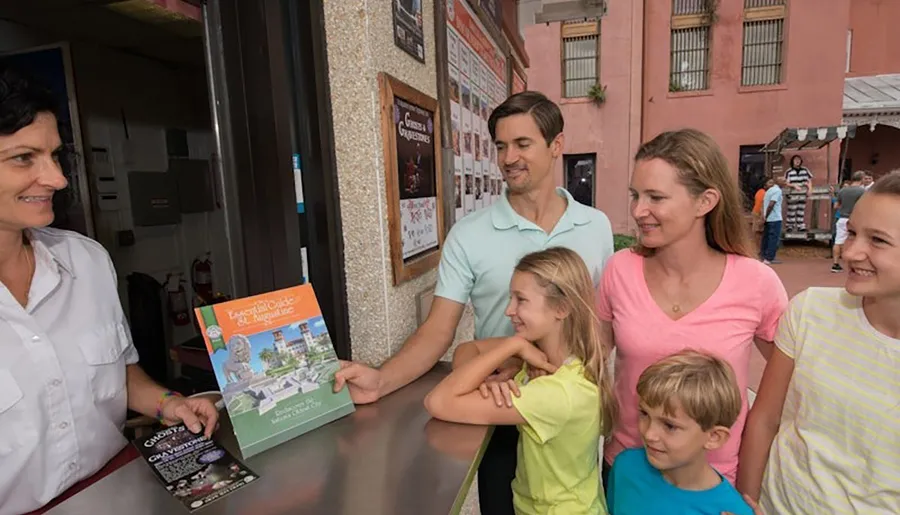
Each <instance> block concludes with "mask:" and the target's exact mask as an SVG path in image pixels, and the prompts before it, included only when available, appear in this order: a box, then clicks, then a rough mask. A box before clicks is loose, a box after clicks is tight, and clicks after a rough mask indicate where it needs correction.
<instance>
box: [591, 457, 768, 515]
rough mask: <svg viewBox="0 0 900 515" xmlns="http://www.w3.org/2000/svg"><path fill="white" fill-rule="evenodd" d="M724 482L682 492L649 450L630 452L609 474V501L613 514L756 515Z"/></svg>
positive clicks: (618, 461)
mask: <svg viewBox="0 0 900 515" xmlns="http://www.w3.org/2000/svg"><path fill="white" fill-rule="evenodd" d="M719 477H721V478H722V482H721V483H719V484H718V486H716V487H714V488H711V489H709V490H699V491H698V490H682V489H681V488H678V487H676V486H674V485H672V484H671V483H669V482H668V481H666V479H665V478H664V477H663V475H662V472H660V471H659V470H657V469H655V468H654V467H653V465H651V464H650V462H649V461H647V453H646V451H645V450H644V449H643V448H641V449H628V450H626V451H622V452H621V453H619V455H618V456H617V457H616V461H615V463H613V467H612V470H611V471H610V473H609V485H608V487H607V489H606V500H607V504H608V506H609V513H610V515H658V514H660V513H665V514H666V515H721V513H722V512H723V511H726V512H731V513H734V515H753V509H751V508H750V506H749V505H748V504H747V503H746V502H745V501H744V499H743V498H742V497H741V494H739V493H738V491H737V490H735V488H734V487H733V486H731V483H729V482H728V480H727V479H725V477H724V476H722V475H721V474H719Z"/></svg>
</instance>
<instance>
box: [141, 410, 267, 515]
mask: <svg viewBox="0 0 900 515" xmlns="http://www.w3.org/2000/svg"><path fill="white" fill-rule="evenodd" d="M134 445H135V446H136V447H137V448H138V450H139V451H140V452H141V455H142V456H143V457H144V460H145V461H146V462H147V463H149V464H150V468H151V469H152V470H153V472H154V473H155V474H156V476H157V477H158V478H159V479H160V481H162V483H163V485H165V487H166V490H168V491H169V493H170V494H171V495H172V496H173V497H175V498H176V499H178V500H179V501H181V503H182V504H184V506H185V507H187V509H188V510H190V511H195V510H198V509H200V508H202V507H204V506H206V505H207V504H209V503H211V502H213V501H216V500H218V499H221V498H222V497H225V496H226V495H228V494H230V493H231V492H234V491H235V490H237V489H238V488H241V487H244V486H246V485H248V484H250V483H252V482H253V481H255V480H257V479H259V476H257V475H256V474H255V473H254V472H253V471H252V470H250V469H248V468H247V467H246V466H245V465H244V464H243V463H241V462H240V461H238V460H237V459H236V458H235V457H234V456H232V455H231V454H230V453H229V452H228V451H226V450H225V449H223V448H222V447H221V446H220V445H218V444H216V443H215V442H214V441H213V440H207V439H206V438H204V437H203V434H202V433H201V434H198V435H195V434H193V433H191V432H190V431H189V430H188V429H187V428H186V427H185V426H184V424H179V425H177V426H171V427H167V428H165V429H163V430H161V431H159V432H157V433H154V434H153V435H150V436H147V437H144V438H140V439H137V440H135V441H134Z"/></svg>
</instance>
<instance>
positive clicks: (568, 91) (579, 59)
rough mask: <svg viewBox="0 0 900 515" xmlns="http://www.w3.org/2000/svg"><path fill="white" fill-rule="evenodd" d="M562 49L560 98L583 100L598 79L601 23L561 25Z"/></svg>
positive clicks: (589, 22)
mask: <svg viewBox="0 0 900 515" xmlns="http://www.w3.org/2000/svg"><path fill="white" fill-rule="evenodd" d="M562 46H563V52H562V54H563V62H562V76H563V84H562V87H563V96H564V97H567V98H577V97H586V96H588V90H590V89H591V87H592V86H594V85H596V84H597V83H598V82H599V77H600V71H599V70H600V66H599V60H600V23H599V22H598V21H588V22H577V23H564V24H563V26H562Z"/></svg>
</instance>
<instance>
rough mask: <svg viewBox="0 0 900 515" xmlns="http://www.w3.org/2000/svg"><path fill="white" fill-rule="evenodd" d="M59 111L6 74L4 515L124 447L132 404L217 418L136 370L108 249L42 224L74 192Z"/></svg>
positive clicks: (182, 418) (1, 116)
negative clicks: (65, 193) (63, 164)
mask: <svg viewBox="0 0 900 515" xmlns="http://www.w3.org/2000/svg"><path fill="white" fill-rule="evenodd" d="M54 113H55V106H54V98H53V96H52V95H51V93H50V92H49V91H47V90H45V89H43V88H42V87H40V86H38V85H37V84H35V83H34V82H32V81H30V80H29V79H27V78H25V77H24V76H22V75H20V74H18V73H17V72H15V71H13V70H11V69H0V463H2V464H3V465H2V467H0V515H8V514H20V513H24V512H28V511H30V510H35V509H38V508H40V507H42V506H44V505H45V504H47V503H48V502H50V501H51V500H53V499H54V498H55V497H57V496H58V495H60V494H61V493H63V492H64V491H66V489H68V488H69V487H71V486H72V485H74V484H75V483H77V482H79V481H80V480H82V479H85V478H88V477H90V476H91V475H93V474H94V473H95V472H97V471H98V470H100V469H101V468H102V467H103V466H104V464H106V463H107V462H108V461H109V460H110V459H111V458H113V457H114V456H115V455H116V454H117V453H119V451H121V450H122V449H123V448H124V447H125V446H126V444H127V441H126V439H125V437H124V436H123V435H122V428H123V425H124V423H125V416H126V411H127V410H126V408H130V409H132V410H134V411H136V412H139V413H142V414H145V415H149V416H153V417H158V418H159V419H161V420H163V421H164V422H166V423H176V422H184V423H185V424H186V425H187V427H188V428H190V429H191V430H192V431H194V432H197V433H199V432H200V431H205V434H206V435H207V436H211V435H212V432H213V430H214V429H215V426H216V422H217V420H218V412H217V410H216V408H215V406H214V405H213V404H212V403H211V402H210V401H209V400H206V399H185V398H182V397H180V396H179V395H178V394H176V393H174V392H169V391H167V390H165V389H164V388H163V387H161V386H159V385H157V384H156V383H154V382H153V381H152V380H151V379H150V378H149V377H148V376H147V375H146V374H145V373H144V372H143V371H142V370H141V368H140V367H139V366H138V364H137V362H138V355H137V351H136V350H135V348H134V345H133V344H132V341H131V334H130V332H129V329H128V324H127V321H126V320H125V315H124V313H123V311H122V306H121V304H120V302H119V296H118V290H117V279H116V274H115V270H114V269H113V265H112V262H111V261H110V259H109V255H108V254H107V252H106V251H105V250H104V249H103V247H102V246H100V244H98V243H97V242H95V241H93V240H91V239H89V238H86V237H84V236H81V235H79V234H76V233H73V232H68V231H62V230H57V229H51V228H48V227H47V226H48V225H49V224H50V223H51V222H52V221H53V202H52V201H53V195H54V193H55V192H57V191H59V190H62V189H64V188H65V187H66V186H67V181H66V178H65V177H64V176H63V173H62V170H61V168H60V155H61V154H62V153H63V152H64V150H65V149H64V147H63V145H62V142H61V140H60V135H59V131H58V128H57V119H56V116H55V114H54Z"/></svg>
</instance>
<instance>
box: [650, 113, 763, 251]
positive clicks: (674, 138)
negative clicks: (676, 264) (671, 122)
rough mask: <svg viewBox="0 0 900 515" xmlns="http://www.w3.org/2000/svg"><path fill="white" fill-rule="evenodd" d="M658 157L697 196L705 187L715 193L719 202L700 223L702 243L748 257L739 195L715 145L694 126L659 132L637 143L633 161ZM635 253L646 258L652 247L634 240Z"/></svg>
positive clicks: (733, 177)
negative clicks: (639, 145) (704, 240)
mask: <svg viewBox="0 0 900 515" xmlns="http://www.w3.org/2000/svg"><path fill="white" fill-rule="evenodd" d="M651 159H662V160H663V161H665V162H666V163H669V165H671V166H672V167H674V168H675V170H677V172H678V180H679V182H681V184H683V185H684V186H685V187H686V188H687V189H688V192H690V194H691V195H693V196H695V197H697V196H699V195H701V194H702V193H703V192H704V191H706V190H708V189H714V190H716V191H718V192H719V202H718V203H717V204H716V206H715V207H714V208H713V209H712V211H710V212H709V213H707V215H706V218H705V220H704V222H703V224H704V227H705V230H706V243H707V245H709V246H710V247H711V248H713V249H715V250H718V251H720V252H725V253H728V254H739V255H741V256H747V257H750V255H751V251H750V242H749V239H748V237H747V227H746V225H747V224H746V222H745V220H744V213H743V208H742V207H741V194H740V190H739V189H738V185H737V181H736V180H735V176H734V174H733V173H732V172H731V170H729V169H728V161H727V160H726V159H725V156H724V155H723V154H722V150H721V149H720V148H719V145H717V144H716V142H715V141H714V140H713V139H712V138H711V137H709V136H707V135H706V134H704V133H702V132H700V131H698V130H696V129H681V130H677V131H669V132H663V133H662V134H660V135H659V136H657V137H655V138H653V139H652V140H650V141H648V142H647V143H644V144H643V145H641V148H639V149H638V151H637V154H636V155H635V156H634V160H635V161H649V160H651ZM634 250H635V252H637V253H638V254H640V255H642V256H644V257H649V256H652V255H653V254H654V252H655V249H651V248H647V247H644V246H643V245H641V244H640V242H638V244H637V245H636V246H635V249H634Z"/></svg>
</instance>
